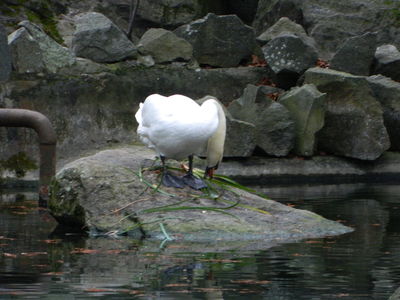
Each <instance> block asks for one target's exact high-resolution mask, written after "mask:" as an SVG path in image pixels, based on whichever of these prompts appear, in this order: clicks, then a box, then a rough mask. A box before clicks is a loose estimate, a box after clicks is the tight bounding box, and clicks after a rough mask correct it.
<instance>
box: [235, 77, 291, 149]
mask: <svg viewBox="0 0 400 300" xmlns="http://www.w3.org/2000/svg"><path fill="white" fill-rule="evenodd" d="M277 92H279V89H276V88H271V87H266V86H254V85H250V84H249V85H248V86H247V87H246V88H245V89H244V91H243V95H242V96H241V97H240V98H239V99H237V100H235V101H233V102H232V103H231V104H230V105H229V106H228V111H229V112H230V113H231V115H232V116H233V117H234V118H235V119H239V120H242V121H245V122H248V123H252V124H254V125H255V126H256V127H255V130H256V144H257V146H259V147H260V148H261V149H262V150H264V151H265V152H266V153H267V154H269V155H273V156H285V155H287V154H288V153H289V151H290V150H291V149H292V148H293V146H294V137H295V133H294V122H293V120H292V118H291V116H290V113H289V111H288V110H287V109H286V108H285V107H284V106H283V105H282V104H280V103H278V102H275V101H273V100H271V99H270V98H268V95H269V94H273V93H277Z"/></svg>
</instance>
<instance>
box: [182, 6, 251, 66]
mask: <svg viewBox="0 0 400 300" xmlns="http://www.w3.org/2000/svg"><path fill="white" fill-rule="evenodd" d="M174 32H175V34H176V35H178V36H179V37H182V38H184V39H186V40H187V41H188V42H190V43H191V44H192V46H193V56H194V58H195V59H196V60H197V61H198V62H199V64H205V65H211V66H219V67H236V66H238V65H239V63H240V62H241V61H242V60H245V59H249V58H250V56H251V55H252V54H253V53H255V51H256V48H257V47H258V45H257V42H256V38H255V35H254V31H253V29H252V28H251V27H249V26H247V25H244V24H243V22H242V21H241V20H240V19H239V18H238V17H237V16H235V15H224V16H216V15H214V14H212V13H210V14H208V15H207V16H205V17H204V18H202V19H199V20H196V21H193V22H191V23H189V24H187V25H182V26H180V27H179V28H177V29H176V30H175V31H174Z"/></svg>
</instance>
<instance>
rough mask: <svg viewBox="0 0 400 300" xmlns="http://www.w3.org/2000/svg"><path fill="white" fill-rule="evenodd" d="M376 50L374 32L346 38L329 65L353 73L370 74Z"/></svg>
mask: <svg viewBox="0 0 400 300" xmlns="http://www.w3.org/2000/svg"><path fill="white" fill-rule="evenodd" d="M375 50H376V33H371V32H367V33H365V34H363V35H359V36H355V37H351V38H348V39H347V40H346V41H345V42H344V43H343V44H342V45H341V47H340V48H339V49H338V50H337V51H336V53H335V55H334V56H333V58H332V60H331V61H330V67H331V68H332V69H335V70H338V71H343V72H347V73H351V74H354V75H363V76H368V75H370V71H371V65H372V62H373V61H374V56H375Z"/></svg>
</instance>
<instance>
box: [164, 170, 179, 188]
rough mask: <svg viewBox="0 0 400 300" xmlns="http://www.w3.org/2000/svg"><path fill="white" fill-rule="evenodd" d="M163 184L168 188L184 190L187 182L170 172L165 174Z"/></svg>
mask: <svg viewBox="0 0 400 300" xmlns="http://www.w3.org/2000/svg"><path fill="white" fill-rule="evenodd" d="M162 184H163V185H164V186H167V187H175V188H179V189H182V188H183V187H184V186H185V182H184V180H183V179H182V178H181V177H178V176H175V175H172V174H171V173H170V172H168V171H164V172H163V176H162Z"/></svg>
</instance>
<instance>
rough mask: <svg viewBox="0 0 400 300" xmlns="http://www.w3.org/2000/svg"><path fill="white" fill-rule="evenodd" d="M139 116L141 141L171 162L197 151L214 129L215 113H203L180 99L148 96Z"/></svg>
mask: <svg viewBox="0 0 400 300" xmlns="http://www.w3.org/2000/svg"><path fill="white" fill-rule="evenodd" d="M140 116H141V126H139V127H138V134H139V136H140V137H141V140H142V141H143V142H144V143H145V144H146V145H148V146H149V147H153V148H155V149H156V150H157V151H158V152H159V154H161V155H164V156H166V157H170V158H175V159H182V158H184V157H185V156H188V155H190V154H194V153H198V152H199V151H201V149H202V148H203V147H204V145H205V144H206V143H207V140H208V139H209V138H210V136H211V135H212V134H213V133H214V132H215V130H216V128H217V126H218V117H217V112H216V111H215V112H214V111H211V112H210V111H205V110H204V109H201V108H200V106H199V105H198V104H197V103H196V102H194V101H193V100H192V99H190V98H188V97H186V96H183V95H173V96H170V97H163V96H161V95H157V94H154V95H151V96H149V97H147V98H146V101H145V102H144V104H143V106H142V107H141V115H140ZM139 119H140V118H139Z"/></svg>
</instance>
